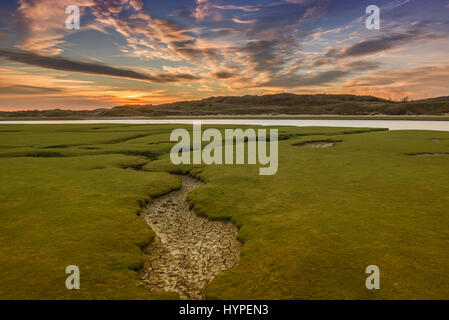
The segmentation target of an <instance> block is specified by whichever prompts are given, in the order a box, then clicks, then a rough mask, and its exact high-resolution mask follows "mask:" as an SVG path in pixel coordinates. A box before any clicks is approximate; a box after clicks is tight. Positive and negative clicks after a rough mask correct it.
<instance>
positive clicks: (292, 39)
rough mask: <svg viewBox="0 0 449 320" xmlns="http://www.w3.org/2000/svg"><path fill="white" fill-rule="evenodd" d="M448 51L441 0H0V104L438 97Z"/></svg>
mask: <svg viewBox="0 0 449 320" xmlns="http://www.w3.org/2000/svg"><path fill="white" fill-rule="evenodd" d="M70 5H76V6H78V7H79V9H80V28H79V29H71V30H70V29H67V27H66V20H67V18H68V16H69V14H67V13H66V8H67V6H70ZM369 5H376V6H377V7H379V8H380V18H381V21H380V29H378V30H376V29H368V28H367V27H366V24H365V22H366V20H367V18H368V17H369V15H370V14H367V13H366V8H367V7H368V6H369ZM448 50H449V0H369V1H365V0H247V1H244V0H148V1H142V0H107V1H98V0H2V1H1V2H0V110H1V111H12V110H30V109H42V110H43V109H55V108H59V109H73V110H79V109H96V108H109V107H113V106H119V105H149V104H153V105H157V104H162V103H169V102H175V101H183V100H196V99H202V98H207V97H210V96H223V95H227V96H228V95H232V96H241V95H262V94H275V93H283V92H290V93H297V94H322V93H326V94H333V93H338V94H342V93H345V94H358V95H374V96H378V97H382V98H387V99H393V100H399V99H402V98H403V97H406V96H407V97H409V98H410V99H422V98H430V97H436V96H447V95H449V54H448Z"/></svg>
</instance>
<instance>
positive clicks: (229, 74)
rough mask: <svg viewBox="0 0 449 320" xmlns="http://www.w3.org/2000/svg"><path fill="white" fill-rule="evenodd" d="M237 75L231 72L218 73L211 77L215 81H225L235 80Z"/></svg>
mask: <svg viewBox="0 0 449 320" xmlns="http://www.w3.org/2000/svg"><path fill="white" fill-rule="evenodd" d="M236 75H237V74H236V73H233V72H229V71H217V72H214V73H212V74H211V76H212V77H213V78H215V79H219V80H223V79H230V78H234V77H235V76H236Z"/></svg>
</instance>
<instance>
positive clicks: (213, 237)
mask: <svg viewBox="0 0 449 320" xmlns="http://www.w3.org/2000/svg"><path fill="white" fill-rule="evenodd" d="M181 178H182V187H181V189H180V190H176V191H173V192H170V193H169V194H167V195H164V196H162V197H159V198H157V199H155V200H154V201H153V202H152V203H151V204H150V205H149V206H148V207H146V208H145V209H144V211H143V217H144V219H145V221H146V222H147V223H148V224H149V225H150V227H151V229H153V231H154V232H155V233H156V238H155V240H154V241H153V242H152V243H151V244H150V245H149V246H148V247H147V248H146V249H145V253H146V254H147V258H146V262H145V266H144V268H143V270H142V271H141V273H140V277H141V279H142V281H143V282H144V283H145V285H146V287H147V288H148V289H149V290H151V291H154V292H161V291H168V292H178V293H179V295H180V297H181V299H192V300H201V299H204V289H205V287H206V285H207V284H208V283H209V282H210V281H211V280H212V279H213V278H214V277H215V276H216V275H217V274H219V273H222V272H224V271H226V270H228V269H231V268H233V267H234V266H235V265H236V264H237V263H238V260H239V257H240V243H239V242H238V241H237V239H236V236H237V232H238V230H237V228H236V227H235V225H234V224H233V223H232V222H229V221H211V220H209V219H206V218H203V217H198V216H197V215H196V214H195V212H193V211H192V210H190V209H189V202H188V200H187V196H188V194H189V192H190V191H192V190H193V189H195V188H197V187H199V186H200V185H202V184H203V183H202V182H200V181H199V180H197V179H194V178H192V177H190V176H182V177H181Z"/></svg>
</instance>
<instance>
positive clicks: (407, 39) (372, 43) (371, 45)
mask: <svg viewBox="0 0 449 320" xmlns="http://www.w3.org/2000/svg"><path fill="white" fill-rule="evenodd" d="M439 38H441V36H439V35H436V34H432V33H423V32H407V33H397V34H389V35H383V36H380V37H376V38H371V39H368V40H362V41H360V42H358V43H356V44H353V45H351V46H345V47H341V48H329V49H328V50H327V52H326V54H325V56H326V57H331V58H347V57H359V56H366V55H371V54H376V53H379V52H383V51H386V50H391V49H395V48H397V47H400V46H403V45H406V44H409V43H411V42H412V41H416V40H432V39H439Z"/></svg>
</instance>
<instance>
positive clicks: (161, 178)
mask: <svg viewBox="0 0 449 320" xmlns="http://www.w3.org/2000/svg"><path fill="white" fill-rule="evenodd" d="M178 127H179V125H177V126H170V125H22V126H21V125H1V126H0V178H1V184H0V243H1V245H0V299H176V298H177V294H174V293H150V292H149V291H147V290H146V289H145V288H144V287H143V286H142V284H141V283H140V281H139V280H138V275H137V273H136V271H135V270H138V269H139V267H141V266H142V263H143V259H144V254H143V253H142V251H141V248H142V247H144V246H145V245H146V244H148V243H149V242H150V241H151V240H152V239H153V237H154V233H153V232H152V231H151V230H150V229H149V227H148V226H147V224H146V223H145V222H144V221H143V219H142V218H141V217H140V216H139V214H140V210H141V207H142V205H143V204H144V203H146V202H150V203H151V198H154V197H157V196H158V195H161V194H164V193H167V192H169V191H171V190H174V189H176V188H179V187H180V179H179V178H178V177H176V176H173V175H171V174H170V173H175V172H184V173H187V172H189V171H190V172H191V174H193V175H196V176H198V177H200V178H201V179H203V180H204V181H206V182H207V183H206V184H205V185H204V186H202V187H199V188H198V189H196V190H195V191H193V192H192V193H191V194H190V200H191V202H192V204H193V205H194V206H195V210H196V212H197V213H198V214H201V215H204V216H207V217H210V218H212V219H232V221H233V222H234V223H235V224H236V225H237V226H238V227H239V228H240V231H239V236H238V237H239V240H240V241H241V242H242V243H243V247H242V252H241V259H240V263H239V265H238V266H237V267H236V268H235V269H232V270H229V271H227V272H225V273H223V274H221V275H219V276H217V277H216V278H215V279H214V280H213V281H212V282H211V283H210V284H209V286H208V288H207V291H206V295H207V297H208V298H210V299H447V298H448V293H449V280H448V277H447V274H448V273H449V263H448V261H449V156H435V157H414V156H410V155H409V154H418V153H448V152H449V132H432V131H395V132H388V131H373V130H369V129H348V128H288V127H282V128H279V131H280V136H281V137H282V140H281V141H280V144H279V155H280V159H279V171H278V173H277V174H276V175H274V176H259V166H258V165H232V166H230V165H228V166H216V165H214V166H197V167H195V168H194V167H193V166H178V167H176V166H174V165H172V164H171V162H170V160H169V157H168V154H169V152H170V149H171V147H172V145H173V143H170V142H169V135H170V132H171V131H172V130H173V129H175V128H178ZM184 127H185V128H190V127H188V126H184ZM205 127H206V126H205ZM223 128H224V127H223ZM327 139H332V140H342V142H340V143H337V144H336V145H335V146H334V147H331V148H326V149H320V148H310V147H307V145H302V142H306V141H313V140H327ZM130 166H142V167H143V170H142V171H135V170H126V168H127V167H130ZM73 264H74V265H78V266H79V267H80V270H81V290H78V291H69V290H67V289H66V288H65V279H66V277H67V276H68V275H67V274H65V268H66V266H68V265H73ZM372 264H374V265H377V266H379V267H380V271H381V289H380V290H372V291H370V290H367V289H366V288H365V279H366V277H367V276H368V275H366V274H365V268H366V267H367V266H368V265H372Z"/></svg>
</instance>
